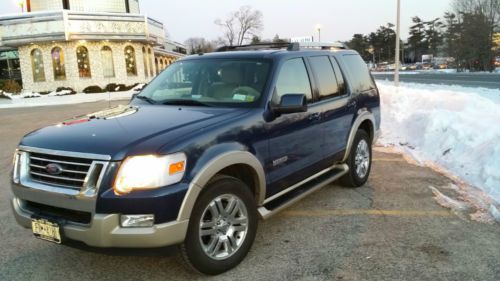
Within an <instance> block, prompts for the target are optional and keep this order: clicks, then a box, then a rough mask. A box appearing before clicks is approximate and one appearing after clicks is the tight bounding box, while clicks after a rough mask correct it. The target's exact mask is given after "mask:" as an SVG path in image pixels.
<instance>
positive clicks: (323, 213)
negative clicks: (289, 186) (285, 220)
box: [282, 209, 452, 217]
mask: <svg viewBox="0 0 500 281" xmlns="http://www.w3.org/2000/svg"><path fill="white" fill-rule="evenodd" d="M282 214H283V215H285V216H290V217H331V216H356V215H369V216H394V217H449V216H451V215H452V213H451V212H449V211H418V210H416V211H412V210H374V209H372V210H310V211H308V210H302V211H285V212H283V213H282Z"/></svg>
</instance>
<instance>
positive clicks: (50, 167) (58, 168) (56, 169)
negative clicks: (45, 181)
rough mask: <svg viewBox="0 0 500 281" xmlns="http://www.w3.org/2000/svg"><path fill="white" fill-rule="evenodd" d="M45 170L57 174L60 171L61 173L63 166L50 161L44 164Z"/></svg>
mask: <svg viewBox="0 0 500 281" xmlns="http://www.w3.org/2000/svg"><path fill="white" fill-rule="evenodd" d="M45 171H47V173H49V174H51V175H59V174H60V173H62V171H63V168H62V167H61V166H60V165H58V164H54V163H50V164H48V165H47V166H45Z"/></svg>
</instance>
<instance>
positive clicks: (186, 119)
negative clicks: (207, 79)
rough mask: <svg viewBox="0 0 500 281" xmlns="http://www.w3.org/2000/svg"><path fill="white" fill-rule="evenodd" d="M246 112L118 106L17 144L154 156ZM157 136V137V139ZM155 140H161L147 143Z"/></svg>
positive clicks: (116, 157) (118, 157)
mask: <svg viewBox="0 0 500 281" xmlns="http://www.w3.org/2000/svg"><path fill="white" fill-rule="evenodd" d="M244 112H246V110H243V109H230V108H209V107H189V106H182V107H179V106H160V105H144V106H130V105H121V106H118V107H115V108H111V109H106V110H103V111H99V112H95V113H91V114H87V115H84V116H79V117H75V118H73V119H70V120H66V121H64V122H61V123H58V124H56V125H53V126H49V127H45V128H42V129H39V130H36V131H33V132H31V133H29V134H28V135H26V136H25V137H24V138H23V139H22V141H21V143H20V145H24V146H31V147H37V148H45V149H54V150H62V151H72V152H83V153H95V154H103V155H110V156H111V157H112V159H113V160H121V159H123V158H124V157H125V156H127V154H128V153H130V151H132V150H133V151H134V154H138V153H144V154H146V153H155V152H157V151H158V150H159V149H160V148H161V147H162V146H164V145H165V144H166V143H168V142H170V141H175V139H178V138H180V137H182V136H183V135H185V134H187V133H190V132H193V131H196V130H200V129H202V128H205V127H207V126H210V125H212V124H215V123H217V122H220V121H222V120H227V119H228V118H234V117H236V116H238V115H241V114H242V113H244ZM157 137H159V138H157ZM153 138H155V140H156V139H161V141H154V142H153V144H152V142H151V141H148V140H151V139H153Z"/></svg>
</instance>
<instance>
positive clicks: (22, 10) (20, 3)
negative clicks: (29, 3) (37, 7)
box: [19, 1, 24, 13]
mask: <svg viewBox="0 0 500 281" xmlns="http://www.w3.org/2000/svg"><path fill="white" fill-rule="evenodd" d="M19 7H21V13H24V1H19Z"/></svg>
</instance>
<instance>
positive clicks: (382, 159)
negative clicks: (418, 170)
mask: <svg viewBox="0 0 500 281" xmlns="http://www.w3.org/2000/svg"><path fill="white" fill-rule="evenodd" d="M373 161H379V162H406V160H404V159H403V158H373Z"/></svg>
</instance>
